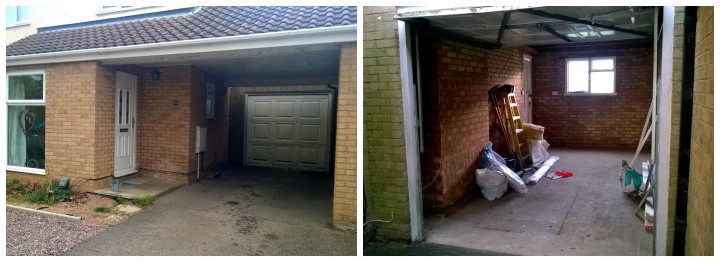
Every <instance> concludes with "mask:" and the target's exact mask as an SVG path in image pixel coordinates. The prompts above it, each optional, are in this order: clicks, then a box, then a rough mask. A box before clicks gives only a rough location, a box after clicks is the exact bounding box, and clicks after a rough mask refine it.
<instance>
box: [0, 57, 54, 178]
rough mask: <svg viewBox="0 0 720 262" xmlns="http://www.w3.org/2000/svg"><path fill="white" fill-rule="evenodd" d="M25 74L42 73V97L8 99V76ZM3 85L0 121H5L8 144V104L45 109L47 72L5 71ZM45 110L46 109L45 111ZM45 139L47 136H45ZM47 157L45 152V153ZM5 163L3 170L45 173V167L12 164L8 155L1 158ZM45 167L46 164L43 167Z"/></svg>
mask: <svg viewBox="0 0 720 262" xmlns="http://www.w3.org/2000/svg"><path fill="white" fill-rule="evenodd" d="M26 75H42V76H43V98H42V100H11V99H10V77H12V76H26ZM5 85H6V86H7V89H6V91H5V92H4V94H3V95H4V96H5V97H4V98H5V99H4V100H5V101H4V102H5V111H4V113H3V117H2V121H4V123H5V126H6V127H5V129H6V130H5V131H6V132H5V135H4V138H3V139H5V144H6V145H8V146H10V144H9V142H10V141H9V140H8V134H7V122H8V120H9V119H8V115H7V114H8V112H9V109H10V106H44V107H45V110H47V106H46V104H45V99H46V96H47V95H46V94H47V74H46V73H45V70H21V71H11V72H7V74H6V76H5ZM46 112H47V111H46ZM46 116H47V114H46ZM46 121H47V120H46ZM46 141H47V137H46ZM45 156H46V157H47V154H46V155H45ZM3 161H4V162H3V163H5V170H6V171H13V172H22V173H28V174H36V175H45V174H46V172H45V169H40V168H31V167H22V166H12V165H10V164H9V163H7V161H8V156H6V157H5V159H4V160H3ZM45 168H47V166H46V167H45Z"/></svg>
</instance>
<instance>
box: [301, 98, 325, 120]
mask: <svg viewBox="0 0 720 262" xmlns="http://www.w3.org/2000/svg"><path fill="white" fill-rule="evenodd" d="M320 106H321V105H320V101H303V102H302V104H301V106H300V108H301V112H302V118H303V119H307V118H309V119H320V115H321V113H320V108H321V107H320Z"/></svg>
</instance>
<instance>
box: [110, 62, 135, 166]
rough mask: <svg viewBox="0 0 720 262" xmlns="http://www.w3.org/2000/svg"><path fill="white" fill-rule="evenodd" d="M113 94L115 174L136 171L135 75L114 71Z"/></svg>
mask: <svg viewBox="0 0 720 262" xmlns="http://www.w3.org/2000/svg"><path fill="white" fill-rule="evenodd" d="M115 86H116V94H115V176H116V177H120V176H125V175H129V174H132V173H135V172H137V170H136V169H135V104H136V103H135V97H136V96H135V93H136V91H137V77H136V76H134V75H130V74H126V73H122V72H117V73H116V81H115Z"/></svg>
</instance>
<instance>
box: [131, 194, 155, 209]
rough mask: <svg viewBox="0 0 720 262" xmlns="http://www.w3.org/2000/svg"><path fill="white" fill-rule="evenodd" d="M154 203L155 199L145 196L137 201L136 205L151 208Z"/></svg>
mask: <svg viewBox="0 0 720 262" xmlns="http://www.w3.org/2000/svg"><path fill="white" fill-rule="evenodd" d="M152 202H153V199H152V197H151V196H144V197H141V198H138V199H136V200H135V204H136V205H138V206H141V207H144V206H149V205H151V204H152Z"/></svg>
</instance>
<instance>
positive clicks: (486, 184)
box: [475, 168, 508, 201]
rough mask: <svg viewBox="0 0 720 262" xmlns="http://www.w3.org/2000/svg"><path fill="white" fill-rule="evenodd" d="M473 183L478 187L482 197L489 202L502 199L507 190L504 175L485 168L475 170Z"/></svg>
mask: <svg viewBox="0 0 720 262" xmlns="http://www.w3.org/2000/svg"><path fill="white" fill-rule="evenodd" d="M475 182H476V183H477V184H478V186H480V192H482V195H483V197H485V199H487V200H490V201H493V200H495V199H498V198H500V197H502V196H503V195H504V194H505V192H506V191H507V188H508V182H507V178H505V175H503V174H502V173H500V172H498V171H493V170H489V169H487V168H482V169H476V170H475Z"/></svg>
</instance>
